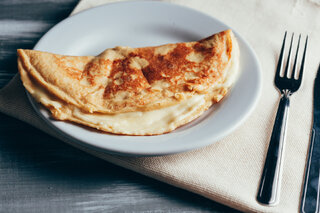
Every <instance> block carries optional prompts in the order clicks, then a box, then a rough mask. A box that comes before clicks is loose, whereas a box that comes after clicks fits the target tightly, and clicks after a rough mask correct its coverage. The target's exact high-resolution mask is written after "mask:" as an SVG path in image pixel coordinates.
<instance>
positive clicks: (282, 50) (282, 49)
mask: <svg viewBox="0 0 320 213" xmlns="http://www.w3.org/2000/svg"><path fill="white" fill-rule="evenodd" d="M286 38H287V31H286V32H285V33H284V38H283V42H282V47H281V51H280V56H279V61H278V65H277V71H276V76H280V72H281V70H282V65H283V54H284V46H285V44H286Z"/></svg>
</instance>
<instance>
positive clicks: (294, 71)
mask: <svg viewBox="0 0 320 213" xmlns="http://www.w3.org/2000/svg"><path fill="white" fill-rule="evenodd" d="M300 39H301V34H300V35H299V40H298V44H297V51H296V57H295V58H294V64H293V68H292V73H291V77H290V78H294V77H295V75H296V68H297V58H298V53H299V46H300Z"/></svg>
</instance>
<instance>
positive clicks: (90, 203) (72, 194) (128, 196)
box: [0, 0, 236, 212]
mask: <svg viewBox="0 0 320 213" xmlns="http://www.w3.org/2000/svg"><path fill="white" fill-rule="evenodd" d="M77 2H78V0H0V88H2V87H3V86H4V85H5V84H6V83H7V82H8V81H9V80H10V79H11V78H12V77H13V76H14V75H15V74H16V72H17V68H16V49H17V48H29V49H31V48H33V46H34V45H35V43H36V42H37V41H38V39H39V38H40V37H41V36H42V35H43V34H44V33H45V32H46V31H47V30H48V29H50V28H51V27H52V26H53V25H55V24H56V23H58V22H59V21H60V20H62V19H64V18H66V17H67V16H68V15H69V13H70V12H71V11H72V9H73V8H74V7H75V5H76V4H77ZM78 211H85V212H91V211H92V212H236V211H235V210H232V209H230V208H228V207H225V206H222V205H220V204H217V203H215V202H212V201H210V200H208V199H205V198H203V197H200V196H198V195H196V194H193V193H190V192H187V191H184V190H181V189H177V188H174V187H172V186H169V185H166V184H164V183H161V182H158V181H156V180H153V179H150V178H147V177H144V176H142V175H139V174H136V173H134V172H131V171H128V170H126V169H123V168H120V167H117V166H114V165H112V164H110V163H107V162H105V161H102V160H100V159H97V158H95V157H92V156H90V155H88V154H86V153H83V152H81V151H79V150H77V149H75V148H72V147H70V146H68V145H66V144H64V143H63V142H61V141H59V140H57V139H55V138H53V137H50V136H48V135H46V134H45V133H43V132H41V131H39V130H37V129H35V128H33V127H31V126H29V125H28V124H25V123H23V122H21V121H18V120H16V119H13V118H11V117H8V116H6V115H4V114H1V113H0V212H78Z"/></svg>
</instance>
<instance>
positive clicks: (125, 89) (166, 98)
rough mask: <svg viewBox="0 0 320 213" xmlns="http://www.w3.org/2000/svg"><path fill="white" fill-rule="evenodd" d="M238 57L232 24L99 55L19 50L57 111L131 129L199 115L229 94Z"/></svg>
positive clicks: (147, 130) (121, 130)
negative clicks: (181, 39) (191, 37)
mask: <svg viewBox="0 0 320 213" xmlns="http://www.w3.org/2000/svg"><path fill="white" fill-rule="evenodd" d="M238 65H239V47H238V44H237V40H236V38H235V36H234V35H233V33H232V31H231V30H227V31H223V32H220V33H217V34H214V35H212V36H210V37H207V38H205V39H202V40H199V41H196V42H185V43H175V44H165V45H161V46H153V47H142V48H130V47H115V48H111V49H106V50H105V51H103V52H102V53H101V54H100V55H98V56H66V55H58V54H52V53H47V52H41V51H36V50H25V49H19V50H18V68H19V72H20V77H21V80H22V82H23V85H24V87H25V88H26V89H27V90H28V92H29V93H30V94H31V95H32V96H33V97H34V98H35V99H36V100H37V101H38V102H40V103H41V104H42V105H43V106H45V107H46V108H47V109H48V110H49V111H50V112H51V114H52V117H53V118H55V119H57V120H66V121H72V122H76V123H79V124H83V125H86V126H90V127H93V128H96V129H99V130H102V131H106V132H109V133H115V134H124V135H156V134H162V133H167V132H170V131H172V130H174V129H176V128H177V127H179V126H182V125H184V124H186V123H188V122H190V121H192V120H194V119H196V118H197V117H199V116H200V115H201V114H202V113H203V112H204V111H205V110H207V109H208V108H209V107H210V106H211V105H212V104H214V103H217V102H219V101H220V100H221V99H222V98H223V97H224V96H225V95H226V94H227V92H228V91H229V89H230V88H231V86H232V84H233V83H234V82H235V79H236V76H237V73H238V70H239V68H238Z"/></svg>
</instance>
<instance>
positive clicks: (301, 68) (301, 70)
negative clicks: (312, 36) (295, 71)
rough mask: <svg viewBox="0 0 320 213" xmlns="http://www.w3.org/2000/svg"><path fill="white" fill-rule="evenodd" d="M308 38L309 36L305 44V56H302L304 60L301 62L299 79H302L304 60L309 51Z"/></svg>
mask: <svg viewBox="0 0 320 213" xmlns="http://www.w3.org/2000/svg"><path fill="white" fill-rule="evenodd" d="M308 38H309V36H307V37H306V44H305V45H304V51H303V57H302V62H301V67H300V73H299V78H298V80H299V81H301V80H302V75H303V70H304V61H305V59H306V52H307V46H308Z"/></svg>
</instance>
